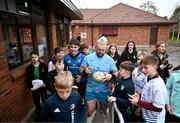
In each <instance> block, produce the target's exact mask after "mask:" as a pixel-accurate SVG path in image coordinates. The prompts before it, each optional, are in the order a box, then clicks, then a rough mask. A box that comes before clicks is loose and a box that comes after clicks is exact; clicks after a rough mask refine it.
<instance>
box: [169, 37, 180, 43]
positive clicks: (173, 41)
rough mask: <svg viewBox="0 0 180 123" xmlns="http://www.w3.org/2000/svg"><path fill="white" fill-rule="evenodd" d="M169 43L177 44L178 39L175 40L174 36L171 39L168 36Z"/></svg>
mask: <svg viewBox="0 0 180 123" xmlns="http://www.w3.org/2000/svg"><path fill="white" fill-rule="evenodd" d="M169 43H173V44H176V43H178V44H180V39H179V40H177V39H176V38H174V39H173V40H172V38H170V39H169Z"/></svg>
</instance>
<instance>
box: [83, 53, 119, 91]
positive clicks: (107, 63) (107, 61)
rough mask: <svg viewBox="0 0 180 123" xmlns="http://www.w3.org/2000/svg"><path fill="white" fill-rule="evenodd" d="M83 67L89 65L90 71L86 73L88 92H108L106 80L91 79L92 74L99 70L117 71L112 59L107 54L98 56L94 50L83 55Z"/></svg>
mask: <svg viewBox="0 0 180 123" xmlns="http://www.w3.org/2000/svg"><path fill="white" fill-rule="evenodd" d="M82 66H83V67H87V66H90V67H91V68H92V69H91V73H90V74H88V80H87V87H86V90H87V91H88V92H96V93H98V92H108V91H109V88H108V82H107V81H105V82H97V81H95V80H94V79H93V74H94V73H95V72H97V71H101V72H107V73H110V72H113V71H117V67H116V65H115V62H114V60H113V59H112V58H111V57H110V56H109V55H107V54H104V56H102V57H98V56H97V54H96V52H94V53H91V54H89V55H87V56H85V58H84V60H83V62H82Z"/></svg>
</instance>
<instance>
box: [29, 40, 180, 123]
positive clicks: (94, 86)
mask: <svg viewBox="0 0 180 123" xmlns="http://www.w3.org/2000/svg"><path fill="white" fill-rule="evenodd" d="M80 44H81V42H80V40H78V39H71V40H70V44H69V47H68V50H69V52H68V53H67V54H65V52H64V50H63V49H62V48H60V47H57V48H55V49H54V56H53V57H52V59H51V60H50V62H49V63H48V67H47V66H46V64H45V63H42V62H41V60H40V58H39V56H38V53H37V52H35V51H33V52H32V53H31V54H30V56H31V60H32V63H31V64H30V65H29V66H28V67H27V69H26V74H27V80H26V82H27V85H28V87H29V89H30V90H31V92H32V98H33V102H34V104H35V109H36V113H37V121H41V122H73V123H74V122H88V123H90V122H92V118H93V116H94V115H95V113H96V112H95V111H96V109H97V103H99V104H100V108H101V110H102V111H103V115H104V118H106V117H107V115H106V113H107V108H108V102H109V103H110V104H111V103H113V102H116V103H117V107H118V109H119V110H120V112H121V113H122V115H123V118H124V121H125V122H147V123H150V122H151V123H163V122H165V121H169V122H173V121H174V122H179V121H180V109H179V108H180V103H179V102H178V101H179V99H180V69H179V67H177V68H175V69H174V70H173V72H172V73H171V74H169V69H171V68H172V67H173V65H172V64H170V63H169V61H168V54H167V52H166V43H164V42H160V43H158V44H157V45H156V46H155V50H154V51H152V53H151V55H150V54H147V53H145V52H138V51H137V50H136V46H135V43H134V41H129V42H128V43H127V45H126V47H125V49H124V51H123V52H122V54H121V55H119V54H118V51H117V46H116V45H115V44H113V45H110V46H109V49H108V51H107V52H106V47H107V38H105V37H101V38H100V39H98V40H97V42H96V45H95V50H94V52H92V53H90V52H89V47H88V46H87V45H85V44H82V45H80ZM95 74H97V76H96V77H95V76H94V75H95ZM109 83H111V84H112V85H113V86H112V87H111V88H110V87H109V85H110V84H109ZM74 86H75V87H77V91H76V90H73V89H72V88H73V87H74ZM40 99H42V102H43V104H42V105H41V101H40ZM166 112H167V113H166ZM114 119H115V122H119V119H118V116H117V114H116V113H115V116H114Z"/></svg>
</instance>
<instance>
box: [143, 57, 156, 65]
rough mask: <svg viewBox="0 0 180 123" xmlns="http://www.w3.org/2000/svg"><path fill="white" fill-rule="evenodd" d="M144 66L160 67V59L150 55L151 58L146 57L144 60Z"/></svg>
mask: <svg viewBox="0 0 180 123" xmlns="http://www.w3.org/2000/svg"><path fill="white" fill-rule="evenodd" d="M142 64H143V65H156V66H157V65H158V59H157V58H156V57H155V56H153V55H149V56H146V57H144V58H143V59H142Z"/></svg>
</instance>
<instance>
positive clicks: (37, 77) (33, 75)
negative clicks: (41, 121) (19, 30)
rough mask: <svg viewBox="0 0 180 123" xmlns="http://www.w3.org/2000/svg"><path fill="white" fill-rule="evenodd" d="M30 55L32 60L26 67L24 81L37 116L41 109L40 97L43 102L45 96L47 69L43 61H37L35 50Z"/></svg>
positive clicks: (37, 56)
mask: <svg viewBox="0 0 180 123" xmlns="http://www.w3.org/2000/svg"><path fill="white" fill-rule="evenodd" d="M30 57H31V61H32V62H31V64H30V65H29V66H28V67H27V69H26V83H27V85H28V87H29V89H30V90H31V93H32V98H33V102H34V105H35V110H36V113H37V118H38V117H39V114H40V110H41V106H40V99H42V102H45V100H46V98H47V94H46V91H47V90H46V87H45V86H46V85H47V83H48V69H47V66H46V65H45V64H44V63H42V62H40V61H39V55H38V53H37V52H36V51H32V52H31V53H30Z"/></svg>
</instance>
